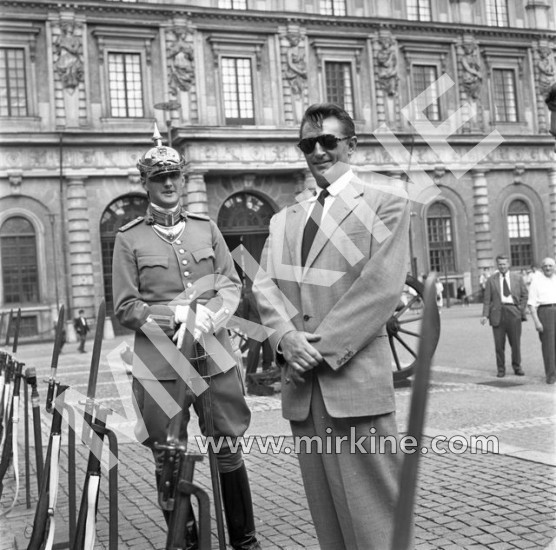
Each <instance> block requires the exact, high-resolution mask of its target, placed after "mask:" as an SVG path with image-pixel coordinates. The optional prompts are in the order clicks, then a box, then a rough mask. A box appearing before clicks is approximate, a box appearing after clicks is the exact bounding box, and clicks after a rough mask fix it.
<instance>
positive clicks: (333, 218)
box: [300, 184, 362, 271]
mask: <svg viewBox="0 0 556 550" xmlns="http://www.w3.org/2000/svg"><path fill="white" fill-rule="evenodd" d="M361 195H362V192H361V189H357V188H356V187H355V186H352V185H351V184H350V185H348V186H347V188H346V189H345V190H344V191H343V192H342V193H341V194H339V195H337V196H336V197H335V198H334V202H333V203H332V206H331V207H330V209H329V210H328V212H327V213H326V216H324V219H323V220H322V223H321V231H318V232H317V235H316V237H315V240H314V242H313V246H312V247H311V250H310V251H309V255H308V256H307V262H306V263H305V269H304V271H306V270H307V268H308V267H310V266H311V264H313V263H314V261H315V260H316V259H317V256H318V255H319V254H320V252H321V251H322V249H323V248H324V245H325V244H326V243H327V242H329V240H330V237H331V236H332V235H333V234H334V233H335V232H336V231H337V230H338V227H339V226H340V224H341V223H342V222H343V221H344V220H345V219H346V218H347V216H348V215H349V214H350V213H351V212H352V211H353V209H354V208H355V207H356V206H357V204H358V203H359V200H360V199H361ZM300 257H301V252H300Z"/></svg>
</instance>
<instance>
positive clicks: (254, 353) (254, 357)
mask: <svg viewBox="0 0 556 550" xmlns="http://www.w3.org/2000/svg"><path fill="white" fill-rule="evenodd" d="M261 348H262V350H263V370H265V369H267V368H269V367H270V365H271V364H272V359H273V354H272V347H271V346H270V342H269V341H268V340H265V341H264V342H259V341H258V340H254V339H253V338H250V339H249V352H248V354H247V367H246V369H245V376H246V377H247V375H248V374H255V373H256V372H257V369H258V368H259V359H260V357H261ZM246 379H247V378H246ZM247 381H248V380H247Z"/></svg>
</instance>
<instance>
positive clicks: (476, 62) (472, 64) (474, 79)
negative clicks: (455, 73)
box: [461, 38, 483, 99]
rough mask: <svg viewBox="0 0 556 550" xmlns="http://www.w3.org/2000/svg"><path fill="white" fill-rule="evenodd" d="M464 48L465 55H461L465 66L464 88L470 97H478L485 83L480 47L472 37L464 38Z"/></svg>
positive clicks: (463, 75)
mask: <svg viewBox="0 0 556 550" xmlns="http://www.w3.org/2000/svg"><path fill="white" fill-rule="evenodd" d="M462 49H463V55H462V56H461V66H462V68H463V73H462V85H463V89H464V90H465V93H466V94H467V96H468V97H469V98H471V99H477V98H478V97H479V93H480V91H481V85H482V83H483V75H482V74H481V63H480V59H479V47H478V46H477V43H476V42H475V41H474V40H473V39H472V38H464V40H463V44H462Z"/></svg>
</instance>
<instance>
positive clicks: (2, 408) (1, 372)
mask: <svg viewBox="0 0 556 550" xmlns="http://www.w3.org/2000/svg"><path fill="white" fill-rule="evenodd" d="M13 312H14V310H13V309H11V310H10V315H9V317H8V328H7V330H6V341H5V343H4V347H6V348H7V347H8V346H9V344H10V330H11V326H12V317H13ZM8 359H9V353H8V352H7V351H5V350H2V351H1V352H0V390H1V393H0V449H2V447H3V446H4V437H3V436H4V425H5V423H6V421H7V415H8V410H9V407H8V402H9V399H10V396H9V392H10V391H11V389H13V386H12V387H10V380H9V376H8Z"/></svg>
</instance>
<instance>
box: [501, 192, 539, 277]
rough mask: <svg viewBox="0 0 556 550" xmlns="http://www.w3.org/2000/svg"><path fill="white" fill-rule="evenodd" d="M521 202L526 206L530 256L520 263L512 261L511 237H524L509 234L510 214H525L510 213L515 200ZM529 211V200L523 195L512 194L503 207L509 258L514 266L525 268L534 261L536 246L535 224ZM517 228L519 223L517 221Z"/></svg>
mask: <svg viewBox="0 0 556 550" xmlns="http://www.w3.org/2000/svg"><path fill="white" fill-rule="evenodd" d="M517 201H519V202H522V203H523V204H525V206H526V207H527V217H528V223H529V237H528V243H527V244H528V245H529V249H530V258H529V261H528V262H526V263H524V264H522V263H517V262H516V263H514V261H513V257H512V253H511V252H512V239H514V240H518V241H525V239H526V238H525V237H517V238H515V237H511V236H510V216H522V215H525V214H524V213H510V210H511V207H512V204H514V203H515V202H517ZM531 212H533V209H532V205H531V204H530V202H529V201H528V200H527V199H526V198H525V197H523V196H521V195H519V196H515V195H514V196H512V197H510V198H509V199H508V201H507V203H506V208H505V209H504V219H505V230H506V236H507V242H508V250H509V251H510V259H511V262H512V266H513V267H515V268H527V267H530V266H531V265H532V264H533V263H534V262H535V252H536V248H535V243H536V238H535V224H534V219H533V216H532V215H531ZM518 230H519V223H518ZM522 244H524V243H523V242H516V243H514V245H522Z"/></svg>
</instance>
